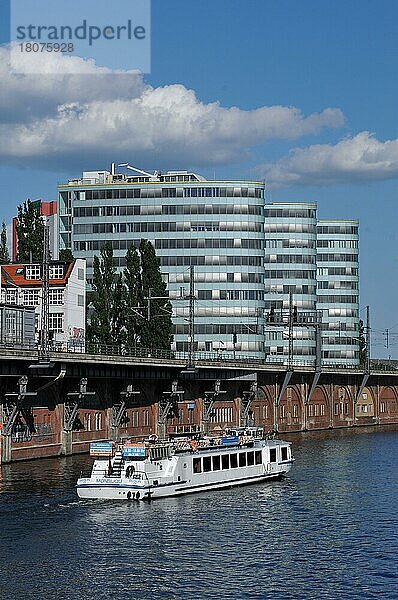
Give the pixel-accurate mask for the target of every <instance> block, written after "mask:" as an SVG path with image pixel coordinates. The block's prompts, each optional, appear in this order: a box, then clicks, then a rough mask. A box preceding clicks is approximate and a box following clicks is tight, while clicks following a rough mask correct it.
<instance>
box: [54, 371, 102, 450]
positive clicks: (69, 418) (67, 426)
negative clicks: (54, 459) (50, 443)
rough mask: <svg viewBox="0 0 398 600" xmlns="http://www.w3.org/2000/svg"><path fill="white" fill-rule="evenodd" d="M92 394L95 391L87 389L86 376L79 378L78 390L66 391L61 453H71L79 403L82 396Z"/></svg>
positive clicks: (90, 395) (93, 394)
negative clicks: (66, 398)
mask: <svg viewBox="0 0 398 600" xmlns="http://www.w3.org/2000/svg"><path fill="white" fill-rule="evenodd" d="M92 396H95V392H88V391H87V379H86V378H82V379H80V382H79V391H78V392H68V400H67V401H66V402H65V403H64V418H63V422H64V423H63V428H62V432H61V454H64V455H69V454H73V426H74V424H75V421H76V418H77V415H78V413H79V403H80V402H81V401H82V400H83V399H84V398H86V397H92Z"/></svg>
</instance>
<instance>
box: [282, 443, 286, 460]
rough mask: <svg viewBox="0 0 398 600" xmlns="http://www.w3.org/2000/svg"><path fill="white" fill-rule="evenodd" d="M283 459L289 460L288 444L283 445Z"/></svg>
mask: <svg viewBox="0 0 398 600" xmlns="http://www.w3.org/2000/svg"><path fill="white" fill-rule="evenodd" d="M281 450H282V460H287V446H282V448H281Z"/></svg>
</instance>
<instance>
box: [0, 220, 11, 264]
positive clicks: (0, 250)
mask: <svg viewBox="0 0 398 600" xmlns="http://www.w3.org/2000/svg"><path fill="white" fill-rule="evenodd" d="M0 262H4V263H8V262H10V255H9V252H8V248H7V225H6V224H5V222H4V221H3V223H2V226H1V235H0Z"/></svg>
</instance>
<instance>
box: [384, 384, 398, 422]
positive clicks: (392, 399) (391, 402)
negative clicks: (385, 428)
mask: <svg viewBox="0 0 398 600" xmlns="http://www.w3.org/2000/svg"><path fill="white" fill-rule="evenodd" d="M379 419H380V423H383V422H385V423H386V422H394V423H395V422H397V421H398V388H396V387H393V386H390V385H386V386H383V387H382V388H380V396H379Z"/></svg>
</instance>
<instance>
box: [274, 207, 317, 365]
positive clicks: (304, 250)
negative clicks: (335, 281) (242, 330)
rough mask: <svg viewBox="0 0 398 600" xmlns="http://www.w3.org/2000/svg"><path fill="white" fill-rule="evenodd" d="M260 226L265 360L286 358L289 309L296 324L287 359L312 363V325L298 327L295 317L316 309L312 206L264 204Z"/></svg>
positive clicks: (287, 351) (313, 336)
mask: <svg viewBox="0 0 398 600" xmlns="http://www.w3.org/2000/svg"><path fill="white" fill-rule="evenodd" d="M264 230H265V279H266V284H265V312H266V318H265V321H266V325H265V351H266V355H267V362H284V363H286V362H287V361H288V359H289V312H290V310H291V309H292V310H293V312H294V314H297V319H296V320H297V323H296V324H295V326H294V327H293V329H292V336H293V356H292V357H291V358H292V359H293V360H294V362H299V363H301V364H303V363H304V364H305V363H310V364H313V362H314V359H315V329H314V327H308V326H301V325H300V324H298V321H299V320H300V319H301V320H302V316H303V315H306V316H309V317H310V320H311V321H313V320H314V315H315V311H316V205H315V204H303V203H297V204H293V203H289V204H284V203H272V204H267V205H266V206H265V225H264ZM290 302H291V303H292V307H291V308H290ZM299 316H300V317H299Z"/></svg>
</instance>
